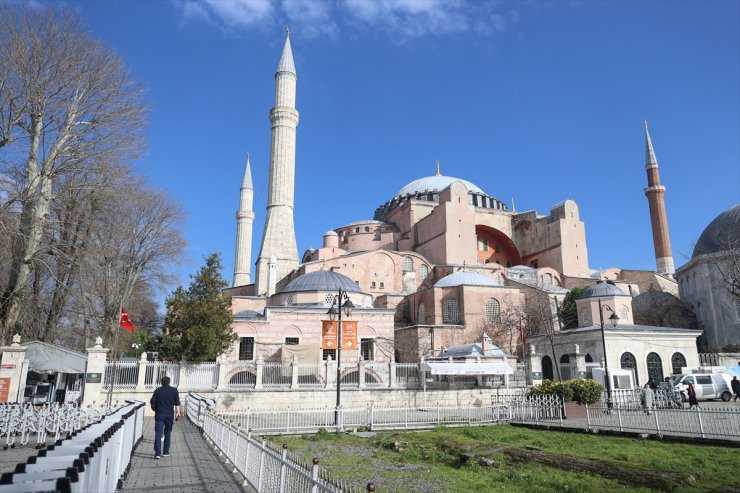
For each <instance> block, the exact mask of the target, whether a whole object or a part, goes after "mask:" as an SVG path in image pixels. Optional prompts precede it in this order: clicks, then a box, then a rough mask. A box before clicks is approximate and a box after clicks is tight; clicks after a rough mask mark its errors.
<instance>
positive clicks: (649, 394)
mask: <svg viewBox="0 0 740 493" xmlns="http://www.w3.org/2000/svg"><path fill="white" fill-rule="evenodd" d="M642 406H643V407H644V408H645V412H646V413H647V414H648V416H649V415H650V410H651V409H652V408H653V389H651V388H650V384H647V383H646V384H645V386H644V387H643V388H642Z"/></svg>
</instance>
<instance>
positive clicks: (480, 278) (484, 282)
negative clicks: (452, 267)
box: [434, 272, 499, 288]
mask: <svg viewBox="0 0 740 493" xmlns="http://www.w3.org/2000/svg"><path fill="white" fill-rule="evenodd" d="M451 286H499V283H497V282H496V281H494V280H493V279H491V278H490V277H487V276H484V275H483V274H478V273H477V272H455V273H454V274H450V275H449V276H445V277H443V278H442V279H440V280H439V281H437V282H436V283H435V284H434V287H435V288H449V287H451Z"/></svg>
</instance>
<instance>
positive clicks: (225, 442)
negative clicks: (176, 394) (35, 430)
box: [0, 394, 374, 493]
mask: <svg viewBox="0 0 740 493" xmlns="http://www.w3.org/2000/svg"><path fill="white" fill-rule="evenodd" d="M208 406H209V404H208V402H207V400H206V399H203V398H201V397H199V396H197V395H193V394H190V395H189V396H188V407H187V409H188V418H189V419H190V420H191V422H193V423H194V424H196V425H198V423H201V425H198V426H199V428H201V429H202V431H203V434H204V435H205V436H206V438H207V439H208V440H209V441H210V442H211V443H212V444H213V445H214V448H215V449H217V450H218V451H219V454H220V455H223V456H225V457H226V459H227V462H230V463H231V464H233V466H234V471H235V472H236V471H238V472H239V473H241V474H242V476H244V484H245V485H247V484H249V485H250V486H251V487H252V488H254V489H255V490H257V492H258V493H261V492H269V493H283V492H287V491H290V492H293V491H306V492H309V491H310V492H312V493H322V492H323V493H341V492H345V493H354V492H356V491H357V490H356V489H355V488H353V487H351V486H349V485H346V484H343V483H342V482H341V481H337V480H331V479H329V478H328V477H326V476H324V475H322V474H320V471H319V459H317V458H315V459H314V460H313V464H312V465H311V466H309V465H307V464H305V462H304V461H303V460H302V459H301V458H299V457H298V456H296V455H294V454H292V453H289V452H288V449H287V448H285V447H283V448H282V449H278V448H276V447H275V446H274V445H272V444H270V443H268V442H267V441H266V440H265V439H264V438H262V439H257V438H254V437H252V433H251V432H249V431H246V430H244V429H243V428H241V427H240V426H238V425H234V424H233V423H231V422H229V421H227V420H226V419H225V418H224V417H221V416H218V415H215V414H213V413H212V412H210V410H209V409H208ZM368 491H371V489H370V488H368ZM372 491H374V488H373V489H372ZM0 493H1V492H0Z"/></svg>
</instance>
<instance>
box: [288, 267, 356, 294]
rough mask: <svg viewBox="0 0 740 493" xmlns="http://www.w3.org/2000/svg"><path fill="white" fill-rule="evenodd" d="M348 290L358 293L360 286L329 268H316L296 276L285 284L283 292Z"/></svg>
mask: <svg viewBox="0 0 740 493" xmlns="http://www.w3.org/2000/svg"><path fill="white" fill-rule="evenodd" d="M340 289H341V290H342V291H349V292H352V293H359V292H361V291H360V288H359V287H358V286H357V284H355V282H354V281H353V280H352V279H350V278H349V277H347V276H345V275H342V274H338V273H336V272H332V271H329V270H318V271H316V272H309V273H308V274H303V275H302V276H299V277H296V278H295V279H293V280H292V281H290V282H289V283H288V285H287V286H285V289H283V290H282V292H283V293H290V292H293V291H339V290H340Z"/></svg>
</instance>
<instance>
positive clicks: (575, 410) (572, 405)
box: [563, 401, 586, 419]
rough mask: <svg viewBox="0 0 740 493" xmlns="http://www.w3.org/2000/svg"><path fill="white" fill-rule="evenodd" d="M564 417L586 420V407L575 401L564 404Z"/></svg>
mask: <svg viewBox="0 0 740 493" xmlns="http://www.w3.org/2000/svg"><path fill="white" fill-rule="evenodd" d="M563 407H564V408H565V417H566V418H568V419H586V406H585V405H584V404H581V403H580V402H576V401H567V402H565V403H564V405H563Z"/></svg>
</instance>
